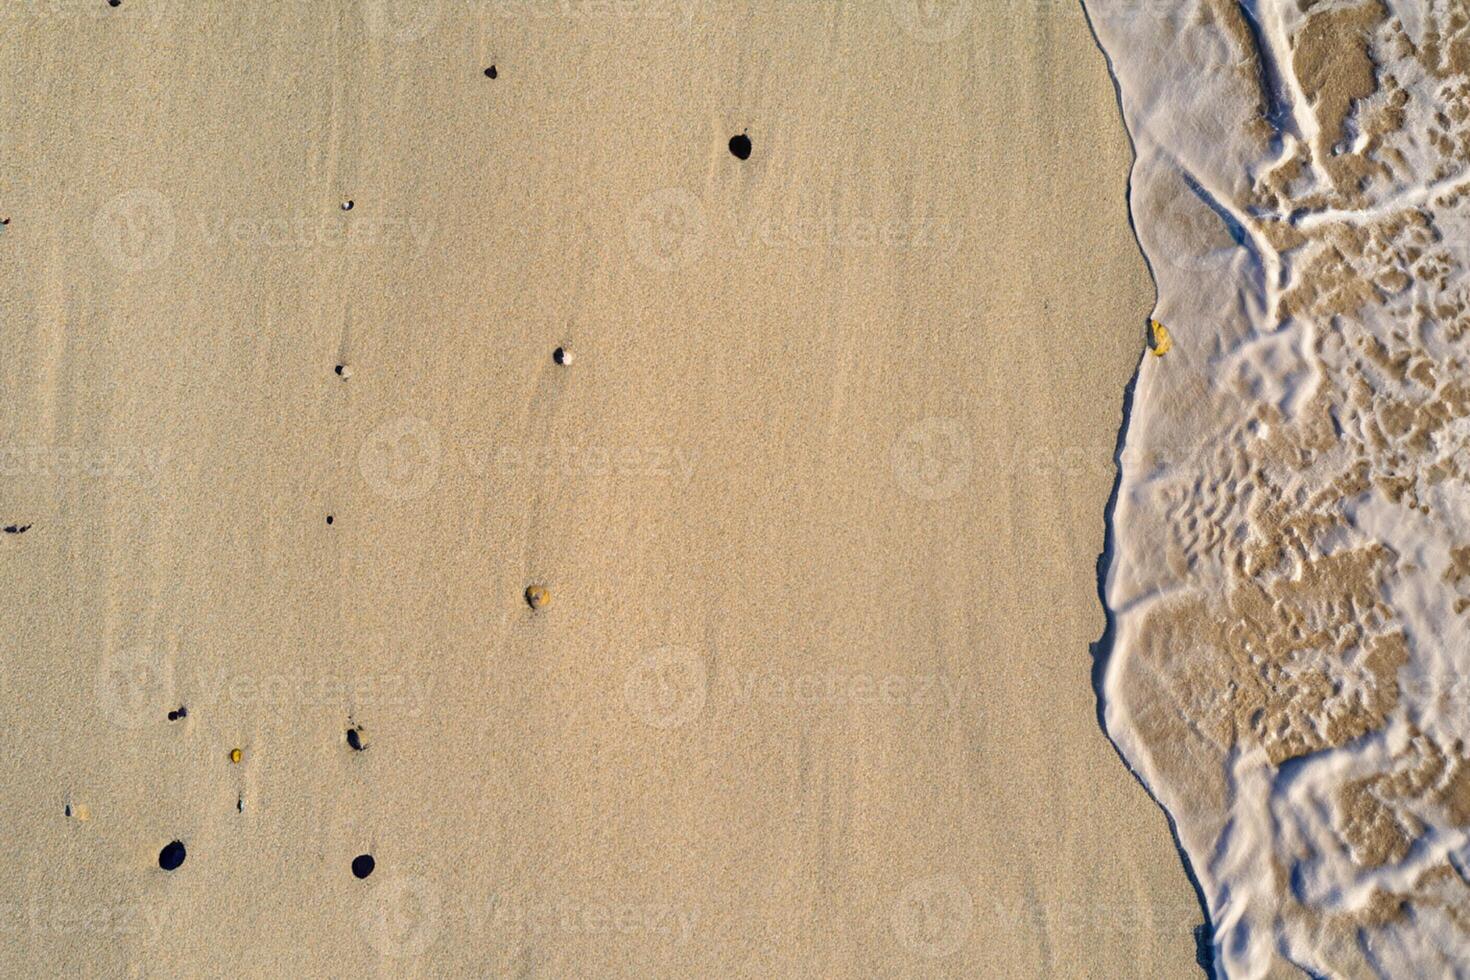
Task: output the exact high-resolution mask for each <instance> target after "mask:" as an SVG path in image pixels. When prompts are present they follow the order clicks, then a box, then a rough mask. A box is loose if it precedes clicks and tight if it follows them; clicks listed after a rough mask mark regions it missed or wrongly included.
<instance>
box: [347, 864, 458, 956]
mask: <svg viewBox="0 0 1470 980" xmlns="http://www.w3.org/2000/svg"><path fill="white" fill-rule="evenodd" d="M439 911H440V901H439V890H438V889H437V888H436V887H434V883H433V882H431V881H429V880H428V879H426V878H419V877H414V876H399V877H394V878H389V879H387V880H386V881H384V882H383V883H382V884H380V885H378V886H377V887H376V888H374V889H373V891H372V894H370V895H369V896H368V899H367V908H366V910H365V911H364V914H363V917H362V920H361V924H362V930H363V932H364V934H365V935H366V936H367V941H368V943H369V944H370V945H371V946H372V947H373V949H375V950H377V951H378V954H379V955H380V956H387V957H390V958H392V959H400V958H405V957H411V956H418V955H419V954H420V953H422V952H423V951H424V950H426V949H428V948H429V946H430V945H432V944H433V942H434V940H435V939H436V938H437V937H438V935H439Z"/></svg>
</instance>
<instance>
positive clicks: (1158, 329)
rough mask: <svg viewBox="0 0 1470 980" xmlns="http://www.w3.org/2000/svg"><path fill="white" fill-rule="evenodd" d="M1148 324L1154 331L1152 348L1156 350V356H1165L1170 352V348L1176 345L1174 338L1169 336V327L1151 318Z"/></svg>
mask: <svg viewBox="0 0 1470 980" xmlns="http://www.w3.org/2000/svg"><path fill="white" fill-rule="evenodd" d="M1148 324H1149V326H1150V327H1152V328H1153V332H1154V345H1153V347H1152V348H1150V350H1152V351H1153V352H1154V356H1155V357H1163V356H1164V355H1165V354H1167V353H1169V348H1171V347H1173V346H1174V338H1172V337H1170V336H1169V328H1168V327H1166V326H1164V325H1163V324H1162V323H1160V322H1159V321H1157V320H1150V321H1148Z"/></svg>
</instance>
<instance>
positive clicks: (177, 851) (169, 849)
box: [158, 840, 184, 871]
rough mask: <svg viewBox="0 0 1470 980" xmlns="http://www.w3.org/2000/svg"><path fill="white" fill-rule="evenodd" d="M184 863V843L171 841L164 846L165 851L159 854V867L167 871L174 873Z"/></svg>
mask: <svg viewBox="0 0 1470 980" xmlns="http://www.w3.org/2000/svg"><path fill="white" fill-rule="evenodd" d="M183 863H184V842H183V841H177V840H176V841H169V842H168V843H167V844H165V845H163V850H161V851H159V852H158V866H159V867H160V868H162V869H163V870H165V871H172V870H174V869H175V868H177V867H178V866H179V865H181V864H183Z"/></svg>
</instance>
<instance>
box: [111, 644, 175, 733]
mask: <svg viewBox="0 0 1470 980" xmlns="http://www.w3.org/2000/svg"><path fill="white" fill-rule="evenodd" d="M96 694H97V704H98V706H99V708H100V709H101V711H102V714H103V715H104V716H105V717H106V718H107V719H108V720H109V721H111V722H112V723H113V724H114V725H117V726H118V727H119V728H138V727H141V726H142V725H145V724H147V723H148V721H149V720H150V719H157V718H162V717H163V715H164V713H165V712H166V711H167V710H168V709H169V707H170V706H171V705H172V702H173V699H174V676H173V665H172V664H171V663H170V662H169V659H168V657H167V655H166V654H165V653H164V651H162V650H160V649H158V648H156V647H151V646H134V647H125V648H124V649H121V650H109V651H107V652H106V653H104V654H103V655H102V662H101V664H100V665H99V666H98V668H97V678H96Z"/></svg>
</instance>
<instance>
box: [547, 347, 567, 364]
mask: <svg viewBox="0 0 1470 980" xmlns="http://www.w3.org/2000/svg"><path fill="white" fill-rule="evenodd" d="M551 359H552V360H553V361H555V362H556V363H558V364H565V363H566V362H567V349H566V348H565V347H558V348H557V349H556V350H554V351H552V352H551Z"/></svg>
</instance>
